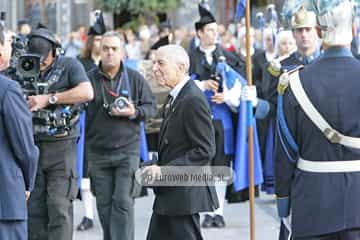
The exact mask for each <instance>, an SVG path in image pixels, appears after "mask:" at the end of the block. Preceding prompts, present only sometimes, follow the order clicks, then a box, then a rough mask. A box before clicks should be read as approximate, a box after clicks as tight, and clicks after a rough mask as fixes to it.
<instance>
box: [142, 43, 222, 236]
mask: <svg viewBox="0 0 360 240" xmlns="http://www.w3.org/2000/svg"><path fill="white" fill-rule="evenodd" d="M153 63H154V65H153V71H154V74H155V77H156V79H157V80H158V82H159V83H160V84H161V85H164V86H166V87H169V88H170V89H171V92H170V95H169V99H170V100H169V103H168V104H169V105H170V107H169V109H168V110H167V111H165V114H164V120H163V123H162V126H161V129H160V141H159V149H158V151H159V161H158V165H152V166H148V167H146V168H145V169H144V170H143V172H146V173H147V174H150V175H152V176H154V177H161V175H162V173H163V171H162V169H164V167H169V166H176V168H179V167H188V166H193V167H194V168H196V167H202V166H208V165H210V161H211V159H212V158H213V157H214V154H215V136H214V128H213V125H212V121H211V113H210V108H209V106H208V103H207V101H206V99H205V96H204V94H203V93H202V92H201V90H200V89H199V88H198V87H197V86H196V84H195V83H194V82H193V81H191V80H189V76H188V70H189V57H188V54H187V53H186V51H185V50H184V49H183V48H182V47H180V46H175V45H167V46H164V47H161V48H159V49H158V50H157V52H156V54H155V60H154V62H153ZM154 192H155V195H156V197H155V202H154V206H153V211H154V212H153V215H152V217H151V223H150V227H149V230H148V236H147V239H148V240H161V239H167V240H170V239H174V240H175V239H179V240H180V239H181V240H183V239H187V240H192V239H202V236H201V231H200V223H199V212H206V211H213V210H215V209H216V208H218V205H219V204H218V200H217V197H216V192H215V189H214V187H213V186H209V185H206V184H205V185H203V186H188V185H187V186H185V185H184V186H167V187H155V188H154Z"/></svg>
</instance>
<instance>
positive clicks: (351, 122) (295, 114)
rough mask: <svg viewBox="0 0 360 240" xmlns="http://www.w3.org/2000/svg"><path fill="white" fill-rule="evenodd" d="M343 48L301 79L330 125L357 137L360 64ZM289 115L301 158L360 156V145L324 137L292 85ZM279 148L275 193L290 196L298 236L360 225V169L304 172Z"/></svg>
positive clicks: (310, 67) (302, 73) (287, 100)
mask: <svg viewBox="0 0 360 240" xmlns="http://www.w3.org/2000/svg"><path fill="white" fill-rule="evenodd" d="M339 50H340V48H330V49H328V50H326V51H325V52H324V53H323V55H322V57H320V58H319V59H318V60H315V61H314V62H313V63H311V64H310V65H307V66H305V68H304V69H303V70H302V71H300V80H301V83H302V85H303V87H304V90H305V92H306V94H307V95H308V97H309V99H310V101H311V102H312V104H313V105H314V106H315V108H316V109H317V110H318V111H319V112H320V114H321V115H322V116H323V117H324V119H326V121H328V123H329V124H330V126H332V127H333V128H334V129H336V130H338V131H339V132H341V133H343V134H345V135H348V136H352V137H357V138H358V137H360V123H359V119H360V111H359V110H358V109H359V107H360V94H359V89H360V81H359V76H360V62H359V61H358V60H356V59H355V58H353V57H350V56H346V55H343V54H340V51H339ZM284 114H285V119H286V122H287V124H288V127H289V130H290V133H291V135H292V136H293V137H294V140H295V142H296V143H297V144H298V146H299V155H300V157H302V158H304V159H306V160H310V161H348V160H359V159H360V150H359V149H355V148H349V147H345V146H342V145H339V144H332V143H331V142H330V141H328V140H327V139H326V138H325V136H324V134H323V133H322V132H321V131H320V130H319V129H318V128H317V127H316V126H315V125H314V123H312V122H311V121H310V120H309V118H308V117H307V116H306V115H305V113H304V111H303V110H302V108H301V107H300V105H299V103H298V102H297V101H296V99H295V96H294V94H293V92H292V90H291V88H288V90H287V91H286V92H285V95H284ZM278 141H279V142H280V140H279V139H278ZM275 151H276V161H275V177H276V178H275V180H276V184H275V187H276V195H277V196H278V197H290V199H291V201H290V203H291V207H292V230H293V235H294V236H295V237H299V238H300V237H307V236H317V235H323V234H329V233H333V232H339V231H344V230H346V229H355V228H360V204H359V198H360V172H347V173H313V172H305V171H301V170H299V169H297V168H296V165H295V164H294V163H292V162H290V160H288V158H287V155H286V153H285V152H284V150H283V148H282V147H281V144H278V145H277V147H276V149H275ZM310 219H311V221H310Z"/></svg>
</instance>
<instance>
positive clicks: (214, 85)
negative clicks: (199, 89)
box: [204, 79, 219, 92]
mask: <svg viewBox="0 0 360 240" xmlns="http://www.w3.org/2000/svg"><path fill="white" fill-rule="evenodd" d="M204 88H205V89H207V90H211V91H213V92H217V91H218V89H219V83H218V82H217V81H215V80H212V79H209V80H206V81H204Z"/></svg>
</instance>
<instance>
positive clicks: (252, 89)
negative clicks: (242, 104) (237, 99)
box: [241, 86, 258, 107]
mask: <svg viewBox="0 0 360 240" xmlns="http://www.w3.org/2000/svg"><path fill="white" fill-rule="evenodd" d="M241 99H242V100H243V101H251V103H252V105H253V107H256V105H257V104H258V98H257V93H256V86H244V87H243V88H242V90H241Z"/></svg>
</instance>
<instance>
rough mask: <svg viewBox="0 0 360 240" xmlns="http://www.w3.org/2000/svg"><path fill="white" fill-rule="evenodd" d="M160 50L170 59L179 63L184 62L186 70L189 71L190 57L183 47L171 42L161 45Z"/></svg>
mask: <svg viewBox="0 0 360 240" xmlns="http://www.w3.org/2000/svg"><path fill="white" fill-rule="evenodd" d="M158 51H159V52H162V53H164V54H165V55H166V57H167V58H168V59H169V60H170V61H173V62H175V63H177V64H183V65H184V66H185V72H186V73H188V72H189V68H190V59H189V55H188V53H187V52H186V50H185V49H184V48H183V47H181V46H179V45H175V44H170V45H165V46H162V47H160V48H159V49H158Z"/></svg>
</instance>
